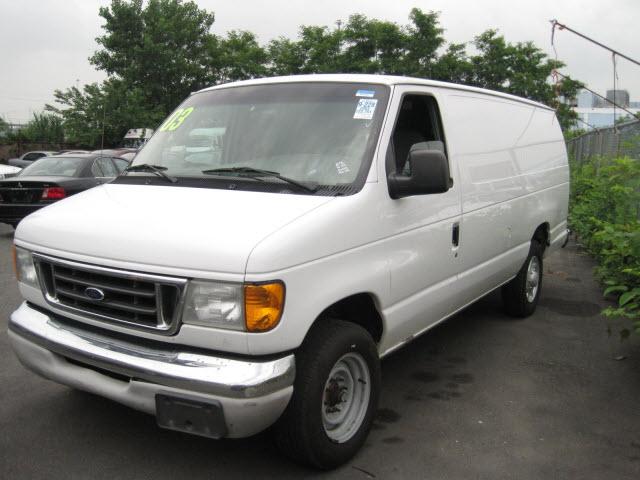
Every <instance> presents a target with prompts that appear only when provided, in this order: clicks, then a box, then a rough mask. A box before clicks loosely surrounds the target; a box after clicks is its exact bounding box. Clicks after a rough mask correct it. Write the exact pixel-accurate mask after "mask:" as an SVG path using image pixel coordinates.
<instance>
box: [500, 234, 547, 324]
mask: <svg viewBox="0 0 640 480" xmlns="http://www.w3.org/2000/svg"><path fill="white" fill-rule="evenodd" d="M543 254H544V247H543V246H542V244H541V243H540V242H539V241H538V240H536V239H533V240H531V247H530V248H529V255H528V256H527V259H526V260H525V262H524V265H522V268H521V269H520V271H519V272H518V274H517V275H516V277H515V278H514V279H513V280H511V281H510V282H509V283H507V284H506V285H504V286H503V287H502V303H503V305H504V309H505V312H506V313H507V314H508V315H511V316H513V317H520V318H524V317H528V316H529V315H531V314H532V313H533V312H535V310H536V306H537V305H538V299H539V298H540V292H541V291H542V272H543V269H542V256H543Z"/></svg>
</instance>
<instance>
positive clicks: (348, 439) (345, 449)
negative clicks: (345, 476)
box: [275, 319, 380, 470]
mask: <svg viewBox="0 0 640 480" xmlns="http://www.w3.org/2000/svg"><path fill="white" fill-rule="evenodd" d="M379 392H380V360H379V357H378V352H377V349H376V345H375V342H374V341H373V339H372V338H371V335H369V333H368V332H367V331H366V330H365V329H364V328H362V327H360V326H359V325H356V324H353V323H349V322H345V321H341V320H335V319H325V320H320V321H319V323H318V324H317V325H315V326H314V327H312V329H311V331H310V332H309V334H308V336H307V338H306V339H305V341H304V342H303V344H302V346H301V348H300V350H299V351H298V353H297V354H296V380H295V382H294V390H293V396H292V398H291V401H290V402H289V405H288V406H287V409H286V410H285V412H284V414H283V415H282V417H281V418H280V420H279V421H278V423H277V424H276V427H275V436H276V443H277V445H278V447H279V449H280V450H281V451H282V453H284V454H285V455H287V456H289V457H290V458H292V459H293V460H295V461H297V462H300V463H304V464H307V465H311V466H313V467H316V468H319V469H323V470H328V469H331V468H335V467H337V466H339V465H342V464H343V463H345V462H347V461H348V460H350V459H351V458H352V457H353V456H354V455H355V454H356V453H357V452H358V450H359V449H360V447H362V445H363V444H364V441H365V440H366V438H367V435H368V434H369V430H370V428H371V424H372V423H373V418H374V415H375V412H376V409H377V405H378V397H379Z"/></svg>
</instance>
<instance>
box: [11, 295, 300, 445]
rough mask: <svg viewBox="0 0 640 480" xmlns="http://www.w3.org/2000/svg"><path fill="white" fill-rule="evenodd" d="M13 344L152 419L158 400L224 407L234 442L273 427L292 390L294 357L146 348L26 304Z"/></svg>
mask: <svg viewBox="0 0 640 480" xmlns="http://www.w3.org/2000/svg"><path fill="white" fill-rule="evenodd" d="M9 339H10V342H11V346H12V348H13V350H14V351H15V353H16V355H17V356H18V358H19V359H20V361H21V362H22V363H23V364H24V365H25V366H26V367H27V368H29V369H31V370H33V371H34V372H36V373H38V374H40V375H42V376H44V377H46V378H49V379H51V380H54V381H57V382H59V383H63V384H66V385H69V386H71V387H74V388H78V389H80V390H85V391H88V392H92V393H95V394H98V395H102V396H104V397H107V398H110V399H112V400H115V401H117V402H120V403H123V404H125V405H128V406H130V407H132V408H135V409H138V410H141V411H144V412H147V413H150V414H156V396H157V395H165V396H166V395H168V396H172V397H177V398H181V397H186V398H189V399H192V400H193V399H196V400H199V401H202V402H203V403H207V402H215V403H216V404H217V403H218V402H219V404H220V405H221V406H222V410H223V413H224V419H225V423H226V427H227V428H226V433H225V436H228V437H246V436H249V435H253V434H255V433H258V432H260V431H261V430H264V429H265V428H267V427H268V426H269V425H271V424H272V423H273V422H275V421H276V420H277V419H278V418H279V416H280V415H281V414H282V412H283V411H284V409H285V407H286V406H287V404H288V402H289V399H290V397H291V394H292V393H293V380H294V377H295V359H294V356H293V355H286V356H284V357H281V358H277V359H275V360H268V361H246V360H238V359H233V358H227V357H221V356H213V355H207V354H206V353H204V354H203V353H198V352H190V351H188V349H185V348H183V347H176V346H172V345H170V344H166V343H165V344H159V345H162V348H159V347H150V346H141V345H138V344H136V343H132V342H128V341H125V340H122V339H120V338H116V337H111V336H107V335H104V334H98V333H94V332H91V331H88V330H81V329H78V328H76V327H72V326H70V325H68V324H66V323H63V322H60V321H59V320H57V319H56V318H55V317H53V316H50V315H47V314H45V313H42V312H41V311H39V310H36V309H34V308H32V307H30V306H29V305H28V304H27V303H23V304H22V305H21V306H20V307H19V308H18V310H16V311H15V312H14V313H13V314H12V315H11V320H10V322H9ZM110 373H111V374H115V375H111V374H110Z"/></svg>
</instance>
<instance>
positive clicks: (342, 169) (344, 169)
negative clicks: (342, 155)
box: [336, 160, 351, 175]
mask: <svg viewBox="0 0 640 480" xmlns="http://www.w3.org/2000/svg"><path fill="white" fill-rule="evenodd" d="M336 170H337V171H338V175H344V174H345V173H349V172H350V171H351V170H349V166H348V165H347V164H346V163H344V162H343V161H342V160H340V161H339V162H336Z"/></svg>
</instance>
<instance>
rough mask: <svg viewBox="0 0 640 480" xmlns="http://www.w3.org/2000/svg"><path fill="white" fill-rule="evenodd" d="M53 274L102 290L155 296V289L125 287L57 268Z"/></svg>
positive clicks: (148, 296)
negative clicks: (67, 272) (66, 272)
mask: <svg viewBox="0 0 640 480" xmlns="http://www.w3.org/2000/svg"><path fill="white" fill-rule="evenodd" d="M55 276H56V280H58V279H59V280H63V281H67V282H73V283H77V284H84V285H86V286H87V287H88V286H92V287H97V288H102V289H104V290H110V291H112V292H117V293H123V294H127V295H137V296H140V297H147V298H154V297H155V296H156V292H155V289H153V290H149V291H146V290H144V289H142V288H133V287H126V286H124V285H114V284H112V283H111V284H110V283H108V282H104V281H99V280H97V279H95V280H94V279H90V278H85V277H83V276H79V275H66V274H63V273H61V272H59V271H58V269H56V270H55Z"/></svg>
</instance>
